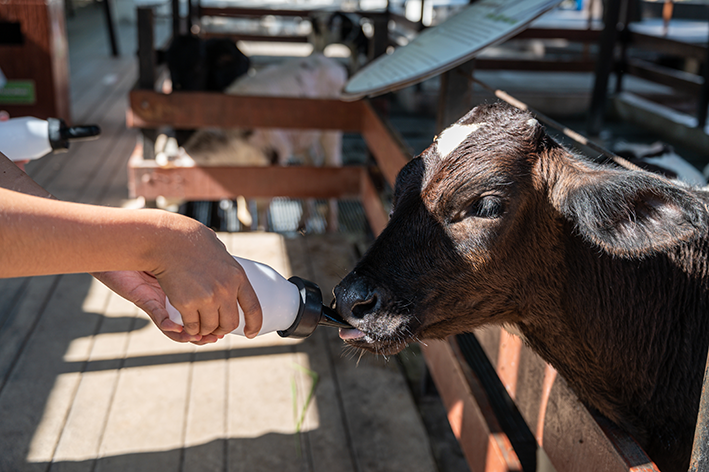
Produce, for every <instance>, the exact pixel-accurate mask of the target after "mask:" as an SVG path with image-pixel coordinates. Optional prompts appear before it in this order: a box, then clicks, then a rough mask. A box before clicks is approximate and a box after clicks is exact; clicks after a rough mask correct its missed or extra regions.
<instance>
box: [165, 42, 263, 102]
mask: <svg viewBox="0 0 709 472" xmlns="http://www.w3.org/2000/svg"><path fill="white" fill-rule="evenodd" d="M165 62H166V63H167V67H168V69H169V71H170V79H171V81H172V89H173V90H175V91H185V90H203V91H211V92H223V91H224V89H226V88H227V87H228V86H229V85H231V84H232V83H233V82H234V81H235V80H236V79H237V78H239V77H241V76H242V75H244V74H246V73H247V72H248V71H249V67H251V61H250V59H249V58H248V56H246V55H245V54H244V53H242V52H241V51H240V50H239V48H238V47H237V46H236V43H234V41H232V40H230V39H226V38H212V39H206V40H205V39H201V38H199V37H197V36H193V35H182V36H177V37H175V38H174V39H173V40H172V41H171V43H170V46H169V47H168V49H167V51H165Z"/></svg>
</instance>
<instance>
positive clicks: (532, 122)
mask: <svg viewBox="0 0 709 472" xmlns="http://www.w3.org/2000/svg"><path fill="white" fill-rule="evenodd" d="M537 123H539V122H538V121H537V120H535V119H534V118H530V119H528V120H527V126H535V125H536V124H537Z"/></svg>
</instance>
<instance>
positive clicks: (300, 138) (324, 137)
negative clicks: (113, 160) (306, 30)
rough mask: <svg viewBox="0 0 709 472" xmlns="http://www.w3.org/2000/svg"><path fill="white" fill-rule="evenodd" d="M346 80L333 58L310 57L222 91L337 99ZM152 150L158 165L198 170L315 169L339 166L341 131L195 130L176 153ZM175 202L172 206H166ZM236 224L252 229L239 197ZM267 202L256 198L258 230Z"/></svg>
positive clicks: (331, 214)
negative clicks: (293, 166) (301, 166)
mask: <svg viewBox="0 0 709 472" xmlns="http://www.w3.org/2000/svg"><path fill="white" fill-rule="evenodd" d="M346 80H347V72H346V69H345V67H344V66H342V65H341V64H340V63H339V62H337V61H336V60H334V59H329V58H327V57H325V56H324V55H322V54H319V53H315V54H313V55H311V56H308V57H304V58H296V59H292V60H288V61H285V62H283V63H281V64H277V65H272V66H269V67H266V68H264V69H263V70H261V71H259V72H257V73H256V74H253V75H243V76H241V77H240V78H239V79H237V80H236V81H235V82H233V83H232V84H231V85H230V86H229V87H227V89H226V90H225V93H227V94H231V95H255V96H280V97H299V98H320V99H322V98H338V97H339V96H340V92H341V90H342V88H343V87H344V85H345V82H346ZM172 148H173V150H169V149H168V150H167V151H168V152H166V150H165V149H163V150H158V149H156V151H157V152H156V160H157V161H158V163H159V164H161V165H198V166H268V165H276V164H278V165H287V164H290V163H293V162H295V163H300V164H305V165H314V166H323V165H327V166H341V165H342V133H341V132H340V131H319V130H310V131H293V130H287V129H275V128H258V129H222V128H208V129H202V130H198V131H196V132H195V133H194V134H192V135H191V136H190V137H189V139H187V141H186V142H185V143H184V145H183V146H182V147H181V148H180V149H178V150H177V152H175V151H174V148H175V147H174V146H173V147H172ZM167 203H168V204H173V205H174V204H175V203H176V202H174V201H172V202H167ZM237 204H238V207H239V208H238V211H237V213H238V215H239V219H240V221H241V223H242V224H243V225H245V226H251V224H252V222H251V217H250V214H249V211H248V209H247V208H246V207H245V202H244V200H243V199H238V200H237ZM268 204H269V200H266V199H258V200H257V207H258V212H259V220H258V221H259V226H260V227H261V226H262V225H264V224H265V222H266V221H267V219H266V218H267V217H266V212H267V208H268ZM313 206H314V202H313V201H309V202H308V205H307V206H306V208H304V210H303V216H302V218H301V223H300V225H299V227H300V228H301V229H302V228H304V227H305V223H306V222H307V218H308V217H309V214H310V213H311V211H312V208H313ZM328 206H329V208H328V215H327V228H328V230H329V231H336V230H337V201H336V200H331V201H330V202H329V205H328Z"/></svg>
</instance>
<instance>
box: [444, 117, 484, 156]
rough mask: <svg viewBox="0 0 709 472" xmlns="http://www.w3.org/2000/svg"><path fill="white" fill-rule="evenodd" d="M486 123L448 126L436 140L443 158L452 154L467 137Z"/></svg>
mask: <svg viewBox="0 0 709 472" xmlns="http://www.w3.org/2000/svg"><path fill="white" fill-rule="evenodd" d="M483 124H484V123H476V124H472V125H453V126H451V127H450V128H446V129H445V130H444V131H443V132H442V133H441V135H440V136H439V137H438V139H437V140H436V148H437V149H438V155H439V156H440V158H441V159H443V158H445V157H446V156H448V154H450V153H451V152H452V151H453V149H455V148H457V147H458V146H460V145H461V143H462V142H463V141H465V139H466V138H467V137H468V136H470V135H471V134H472V133H474V132H475V131H476V130H477V129H478V128H480V126H482V125H483Z"/></svg>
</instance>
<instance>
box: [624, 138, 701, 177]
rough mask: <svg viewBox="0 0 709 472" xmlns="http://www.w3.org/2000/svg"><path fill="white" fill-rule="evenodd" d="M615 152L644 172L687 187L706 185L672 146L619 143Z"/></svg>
mask: <svg viewBox="0 0 709 472" xmlns="http://www.w3.org/2000/svg"><path fill="white" fill-rule="evenodd" d="M614 150H615V152H616V153H617V154H618V155H619V156H621V157H624V158H626V159H628V160H630V162H632V163H633V164H635V165H637V166H640V167H642V168H643V169H645V170H649V171H651V172H656V173H659V174H663V175H665V176H666V177H669V178H671V179H675V180H679V181H680V182H684V183H686V184H689V185H696V186H699V187H704V186H705V185H707V179H706V174H707V170H706V169H705V171H704V174H702V172H700V171H699V169H697V168H696V167H694V166H693V165H692V164H690V163H689V162H687V161H686V160H685V159H683V158H682V157H681V156H680V155H679V154H677V153H676V152H675V150H674V148H673V147H672V146H670V145H669V144H666V143H663V142H662V141H657V142H654V143H652V144H637V143H626V142H620V143H618V144H616V145H615V147H614Z"/></svg>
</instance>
